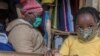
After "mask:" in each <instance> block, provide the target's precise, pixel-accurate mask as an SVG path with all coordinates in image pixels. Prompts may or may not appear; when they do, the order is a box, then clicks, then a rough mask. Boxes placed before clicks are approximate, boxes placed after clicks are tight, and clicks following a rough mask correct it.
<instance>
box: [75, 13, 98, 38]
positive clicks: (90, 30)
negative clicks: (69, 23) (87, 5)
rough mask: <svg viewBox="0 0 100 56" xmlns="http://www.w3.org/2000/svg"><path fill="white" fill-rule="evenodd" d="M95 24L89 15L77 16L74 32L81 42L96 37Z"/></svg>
mask: <svg viewBox="0 0 100 56" xmlns="http://www.w3.org/2000/svg"><path fill="white" fill-rule="evenodd" d="M96 29H97V22H96V20H95V19H94V17H93V16H92V15H91V14H81V15H79V16H78V19H77V23H76V30H77V33H78V35H79V37H80V38H81V39H82V40H90V39H92V38H93V37H94V36H95V35H96Z"/></svg>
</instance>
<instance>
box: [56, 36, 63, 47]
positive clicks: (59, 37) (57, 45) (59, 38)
mask: <svg viewBox="0 0 100 56" xmlns="http://www.w3.org/2000/svg"><path fill="white" fill-rule="evenodd" d="M62 43H63V38H62V37H61V36H59V35H57V36H55V48H60V47H61V44H62Z"/></svg>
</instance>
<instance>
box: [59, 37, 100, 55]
mask: <svg viewBox="0 0 100 56" xmlns="http://www.w3.org/2000/svg"><path fill="white" fill-rule="evenodd" d="M60 54H61V56H100V38H99V37H98V36H95V37H94V38H93V39H92V40H91V41H88V42H83V41H82V40H80V39H79V38H78V36H72V35H71V36H69V37H68V38H67V39H66V40H65V41H64V43H63V45H62V46H61V49H60Z"/></svg>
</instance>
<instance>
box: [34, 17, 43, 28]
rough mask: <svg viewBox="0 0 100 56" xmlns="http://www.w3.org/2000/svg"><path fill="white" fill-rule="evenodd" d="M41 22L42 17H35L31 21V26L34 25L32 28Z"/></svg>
mask: <svg viewBox="0 0 100 56" xmlns="http://www.w3.org/2000/svg"><path fill="white" fill-rule="evenodd" d="M41 22H42V18H40V17H36V18H35V19H34V22H33V27H34V28H37V27H39V25H40V24H41Z"/></svg>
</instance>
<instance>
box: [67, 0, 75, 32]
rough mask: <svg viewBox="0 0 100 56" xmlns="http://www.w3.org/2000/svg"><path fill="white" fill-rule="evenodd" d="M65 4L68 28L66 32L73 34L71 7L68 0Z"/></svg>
mask: <svg viewBox="0 0 100 56" xmlns="http://www.w3.org/2000/svg"><path fill="white" fill-rule="evenodd" d="M66 4H67V8H66V10H67V12H66V13H67V14H66V15H67V22H68V23H67V25H66V26H68V30H69V32H74V25H73V16H72V13H71V7H70V0H66Z"/></svg>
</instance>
